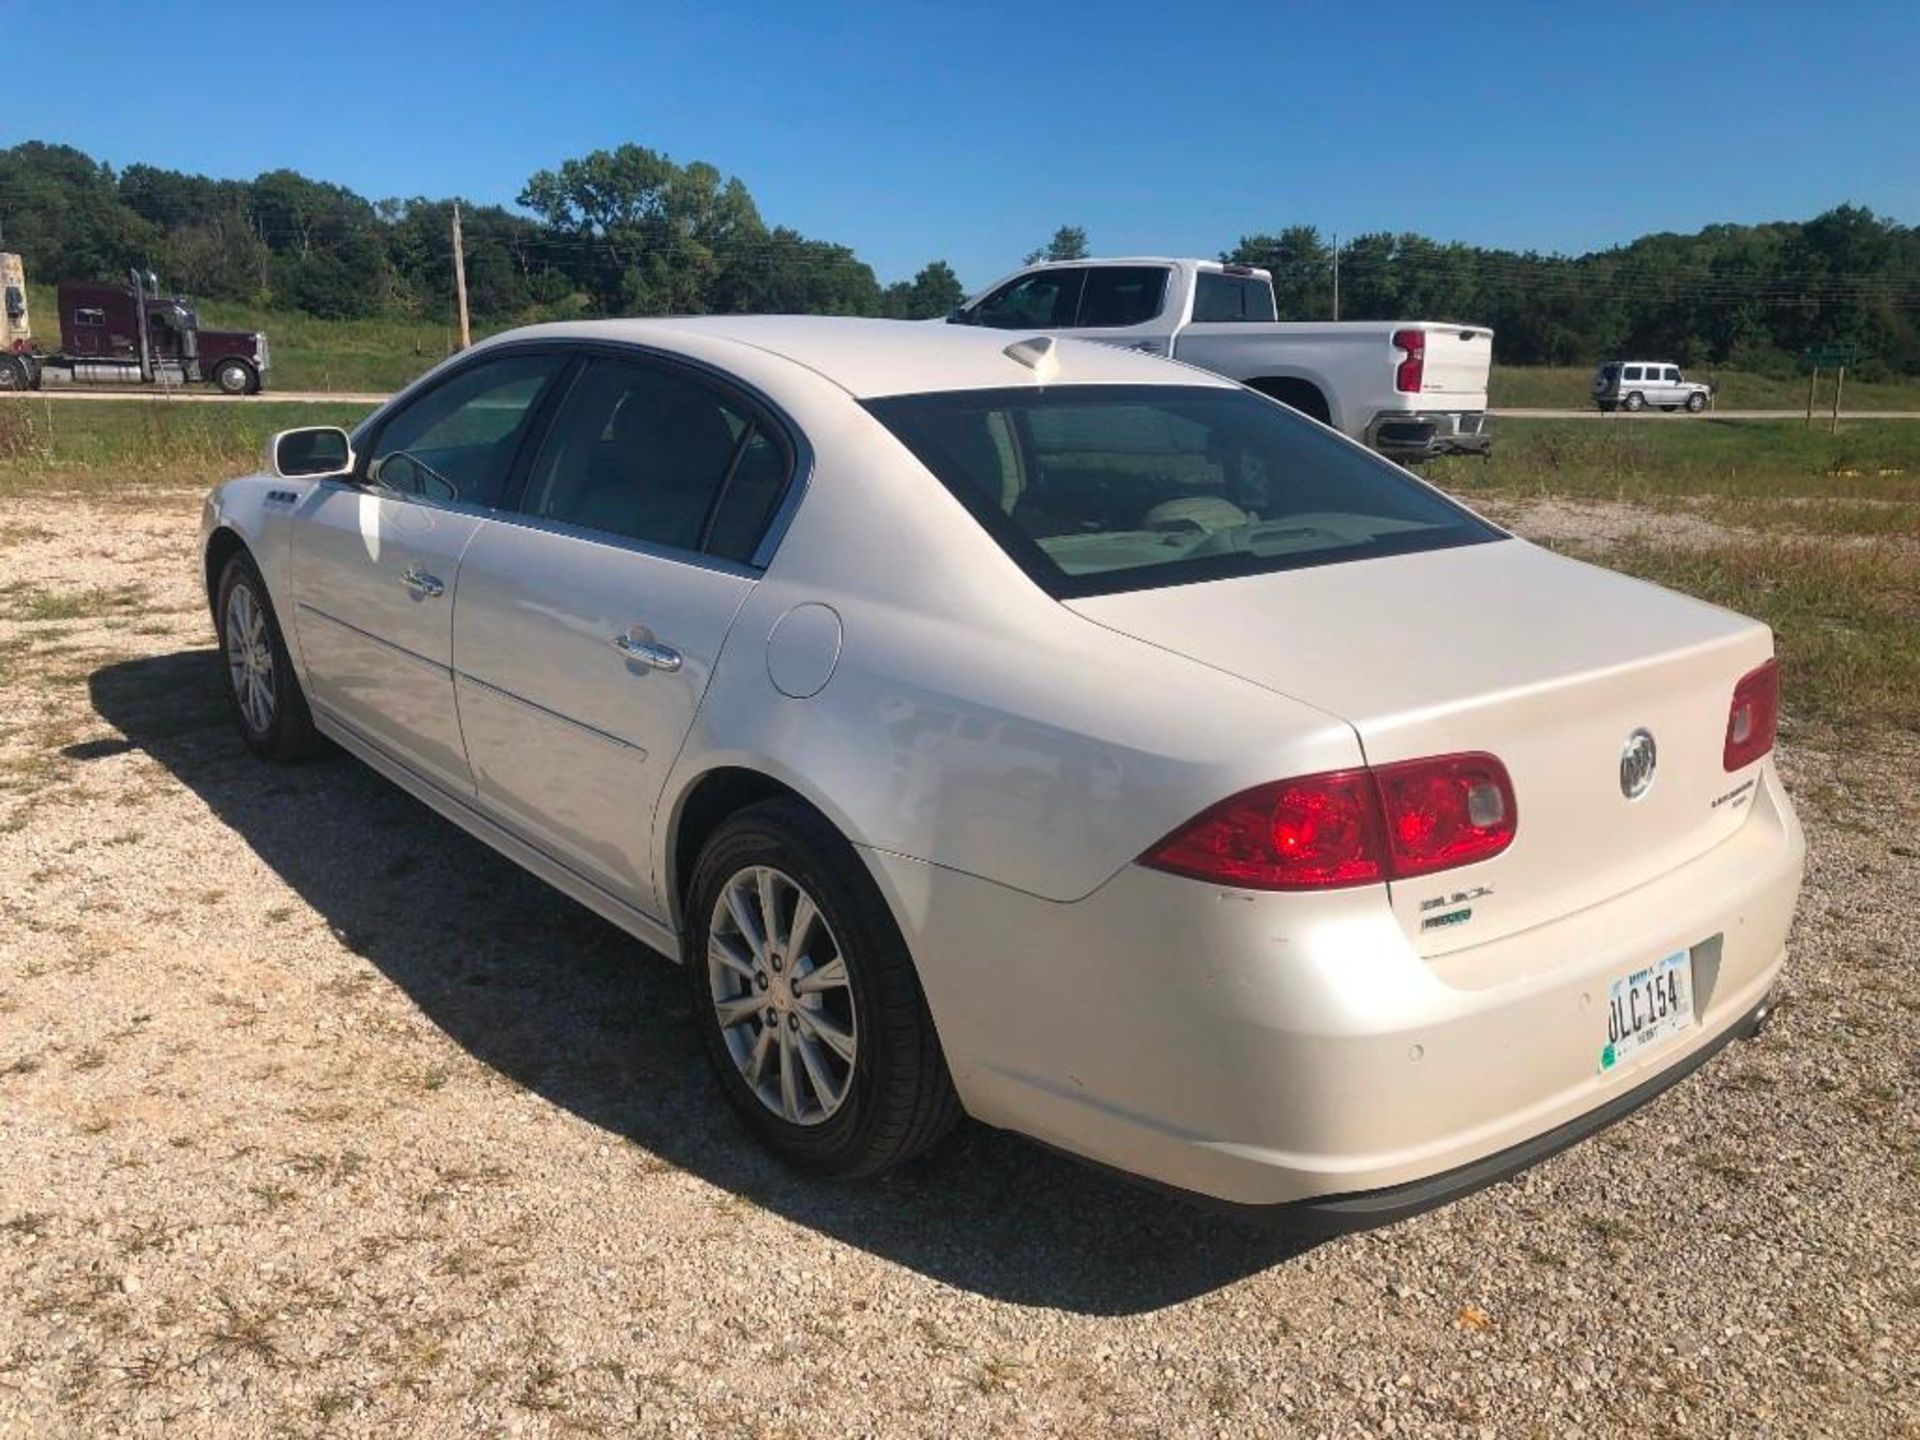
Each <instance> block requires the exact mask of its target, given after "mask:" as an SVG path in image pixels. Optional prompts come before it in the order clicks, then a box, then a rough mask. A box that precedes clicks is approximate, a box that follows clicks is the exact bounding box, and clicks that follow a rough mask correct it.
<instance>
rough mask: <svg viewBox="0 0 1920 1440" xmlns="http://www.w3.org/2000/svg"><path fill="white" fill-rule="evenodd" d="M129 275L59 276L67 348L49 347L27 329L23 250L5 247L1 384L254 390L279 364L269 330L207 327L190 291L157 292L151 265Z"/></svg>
mask: <svg viewBox="0 0 1920 1440" xmlns="http://www.w3.org/2000/svg"><path fill="white" fill-rule="evenodd" d="M127 278H128V280H129V281H130V282H131V283H129V284H126V285H113V284H103V283H100V282H98V281H92V280H63V281H61V282H60V284H59V286H58V287H57V289H56V291H55V295H56V298H57V303H58V306H59V311H60V349H59V350H58V351H56V352H54V353H52V354H45V353H42V352H41V351H39V350H38V349H37V348H36V347H35V346H34V344H33V337H32V332H31V330H30V329H28V325H27V310H26V281H25V276H24V273H23V272H22V269H21V266H20V261H19V257H18V256H13V255H7V256H0V299H3V300H4V309H5V311H6V314H7V322H6V323H7V326H8V329H7V330H6V332H4V334H0V340H4V342H5V343H4V344H0V389H7V390H11V389H41V388H59V387H64V386H68V385H163V386H166V385H173V386H177V385H189V384H199V383H203V382H204V383H206V384H210V385H213V386H215V387H216V388H218V389H219V390H221V391H223V392H225V393H226V394H228V395H252V394H256V393H257V392H258V391H259V390H260V389H261V388H262V387H263V386H264V385H265V383H266V376H267V371H268V369H269V367H270V366H271V364H272V360H271V356H270V354H269V352H268V348H267V337H266V336H265V334H263V333H261V332H260V331H257V330H256V331H243V330H208V329H204V328H202V326H201V324H200V317H199V316H198V315H197V314H196V313H195V312H194V310H193V307H192V306H191V305H190V304H188V303H187V302H186V301H185V300H182V299H180V298H178V297H175V296H171V295H162V294H160V293H158V292H159V288H160V287H159V284H158V282H157V281H156V280H155V279H154V276H153V275H152V273H151V272H148V273H146V274H144V275H143V274H141V273H140V272H139V271H129V272H128V277H127ZM16 294H17V295H18V297H19V299H18V314H17V316H16V315H15V313H14V312H15V300H14V297H15V295H16Z"/></svg>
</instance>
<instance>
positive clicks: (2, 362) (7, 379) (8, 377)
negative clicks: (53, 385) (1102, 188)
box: [0, 355, 33, 390]
mask: <svg viewBox="0 0 1920 1440" xmlns="http://www.w3.org/2000/svg"><path fill="white" fill-rule="evenodd" d="M32 383H33V374H32V372H31V371H29V370H28V369H27V362H26V361H24V360H22V359H21V358H20V357H19V356H18V355H0V390H26V389H29V388H31V386H32Z"/></svg>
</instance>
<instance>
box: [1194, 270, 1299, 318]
mask: <svg viewBox="0 0 1920 1440" xmlns="http://www.w3.org/2000/svg"><path fill="white" fill-rule="evenodd" d="M1278 318H1279V316H1278V313H1277V312H1276V311H1275V310H1274V306H1273V287H1272V286H1271V285H1269V284H1268V283H1267V282H1266V281H1264V280H1262V279H1260V278H1259V277H1258V276H1254V275H1223V274H1221V273H1220V272H1219V271H1217V270H1202V271H1200V273H1199V274H1198V275H1196V276H1195V277H1194V282H1193V321H1194V324H1196V325H1212V324H1220V323H1223V322H1232V321H1236V320H1240V321H1253V322H1268V323H1270V322H1272V321H1274V320H1276V319H1278Z"/></svg>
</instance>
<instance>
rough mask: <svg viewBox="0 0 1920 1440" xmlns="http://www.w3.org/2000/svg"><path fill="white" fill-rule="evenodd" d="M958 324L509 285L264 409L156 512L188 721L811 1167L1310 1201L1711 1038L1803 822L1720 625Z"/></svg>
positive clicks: (1232, 403)
mask: <svg viewBox="0 0 1920 1440" xmlns="http://www.w3.org/2000/svg"><path fill="white" fill-rule="evenodd" d="M1010 338H1011V337H1009V336H1008V335H1006V334H1005V333H1004V332H994V331H980V330H972V329H965V328H958V327H942V326H919V325H906V324H892V323H887V322H869V321H855V320H825V319H791V318H738V319H711V320H684V321H682V320H662V321H608V322H603V323H597V324H573V325H561V326H541V327H536V328H533V329H527V330H520V331H516V332H514V333H512V334H508V335H504V336H501V337H499V338H497V339H495V340H492V341H489V342H487V343H486V344H483V345H480V346H477V347H475V348H474V349H472V350H470V351H467V352H466V353H464V354H462V355H460V356H458V357H457V358H455V359H453V360H451V361H449V362H447V363H446V364H445V365H443V366H441V367H440V368H439V369H437V370H436V371H434V372H433V373H432V374H430V375H428V376H427V377H426V378H424V379H422V380H421V381H419V382H418V383H416V384H415V385H413V386H412V387H411V388H409V389H408V390H407V391H405V392H404V393H403V394H401V395H399V396H398V397H396V398H395V399H394V400H393V401H391V402H390V403H389V404H387V405H386V406H385V407H383V408H382V409H381V410H379V411H378V412H377V413H376V414H374V415H373V416H372V417H371V418H369V419H368V420H367V421H366V422H365V423H364V424H362V425H361V426H360V427H359V428H358V429H357V430H356V431H354V432H353V434H352V435H350V436H349V435H347V434H346V433H345V432H343V431H339V430H331V429H311V430H295V431H289V432H286V433H284V434H281V435H279V436H276V437H275V439H274V441H273V443H272V445H271V448H270V454H269V457H268V468H267V473H263V474H260V475H253V476H248V477H246V478H244V479H238V480H232V481H229V482H227V483H226V484H224V485H221V486H220V487H219V488H218V489H216V490H215V491H214V492H213V494H212V496H211V498H210V499H209V500H208V502H207V506H206V513H205V518H204V525H203V530H204V536H203V538H204V547H205V548H204V555H205V565H206V579H207V586H208V590H209V594H210V597H211V600H212V604H213V611H214V617H215V621H216V624H217V628H218V630H219V635H220V643H221V647H222V651H223V654H224V658H225V662H226V669H227V673H228V674H229V676H230V677H231V682H232V697H233V709H234V714H235V717H236V719H237V721H238V723H239V727H240V731H241V734H242V735H243V736H244V738H245V741H246V743H247V744H248V745H249V746H250V747H251V748H252V749H253V750H254V751H255V752H257V753H258V754H260V755H262V756H264V757H267V758H270V759H275V760H292V759H296V758H298V757H301V756H303V755H307V754H309V753H310V752H311V751H312V750H313V749H314V748H315V746H316V744H317V743H318V742H319V741H320V740H321V738H322V737H325V738H326V739H328V740H331V741H333V742H336V743H337V744H338V745H340V746H341V747H343V748H345V749H346V750H348V751H350V752H351V753H352V754H354V755H355V756H358V757H359V758H360V759H361V760H363V761H365V762H366V763H367V764H369V765H371V766H373V767H374V768H375V769H376V770H378V771H380V772H381V773H382V774H384V775H386V776H387V777H389V778H390V779H391V780H392V781H394V782H395V783H396V784H398V785H400V786H402V787H404V788H405V789H407V790H408V791H410V792H411V793H412V794H414V795H415V796H417V797H419V798H420V799H421V800H423V801H424V802H425V803H427V804H428V805H430V806H432V807H433V808H434V809H436V810H438V811H439V812H440V813H441V814H442V815H444V816H446V817H447V818H448V819H450V820H452V821H453V822H454V823H456V824H458V825H460V826H462V827H464V828H466V829H467V830H469V831H471V832H472V833H473V834H475V835H477V836H479V837H480V838H481V839H483V840H484V841H486V842H487V843H488V844H490V845H492V846H494V847H495V848H497V849H498V850H500V851H502V852H503V853H504V854H506V855H507V856H509V857H511V858H512V859H513V860H515V861H517V862H518V863H519V864H521V865H523V866H525V867H526V868H527V869H529V870H531V871H532V872H533V873H535V874H536V875H539V876H540V877H541V878H543V879H545V880H546V881H548V882H550V883H551V884H552V885H553V886H554V887H555V888H556V889H558V890H559V891H561V892H562V893H563V894H565V895H567V896H570V897H572V898H573V899H574V900H577V901H579V902H580V903H582V904H584V905H587V906H589V907H591V908H592V909H594V910H596V911H598V912H599V913H600V914H602V915H604V916H606V917H607V918H608V919H610V920H612V921H613V922H614V923H615V924H617V925H620V926H622V927H624V928H625V929H626V930H628V931H630V932H631V933H632V934H634V935H636V936H638V937H639V938H640V939H641V940H643V941H645V942H646V943H647V944H649V945H651V946H653V947H655V948H657V949H660V950H662V951H665V952H666V953H668V954H670V955H675V956H678V957H680V958H681V960H682V961H683V962H684V964H685V967H686V971H687V976H688V982H689V984H690V986H691V988H692V991H693V993H694V995H695V996H696V997H697V999H696V1003H697V1014H698V1017H699V1024H700V1027H701V1029H702V1032H703V1035H704V1039H705V1042H706V1046H707V1048H708V1050H709V1051H710V1052H711V1055H712V1058H713V1062H714V1066H715V1069H716V1070H717V1072H718V1074H719V1078H720V1085H721V1088H722V1089H723V1090H724V1091H725V1093H726V1096H727V1098H728V1100H729V1101H730V1102H731V1103H732V1106H733V1108H734V1109H735V1110H737V1111H738V1112H739V1114H740V1115H741V1116H743V1117H744V1119H745V1121H746V1123H747V1125H748V1126H749V1127H751V1129H752V1130H753V1131H754V1132H755V1133H756V1134H757V1135H758V1136H759V1137H760V1138H761V1140H763V1141H764V1142H765V1143H766V1144H767V1145H768V1146H770V1147H771V1148H772V1149H773V1150H775V1151H776V1152H778V1153H779V1154H780V1155H781V1156H782V1157H784V1158H785V1159H787V1160H789V1161H791V1162H793V1163H794V1164H796V1165H799V1166H802V1167H804V1168H806V1169H809V1170H813V1171H817V1172H822V1173H827V1174H834V1175H855V1174H864V1173H870V1172H873V1171H877V1170H880V1169H882V1168H884V1167H886V1166H889V1165H893V1164H897V1163H898V1162H900V1161H902V1160H905V1159H906V1158H908V1157H909V1156H912V1155H914V1154H916V1153H918V1152H920V1151H923V1150H925V1149H926V1148H927V1147H929V1146H931V1145H933V1144H934V1143H935V1142H936V1141H938V1140H939V1139H940V1137H941V1136H942V1135H943V1134H944V1133H945V1132H946V1131H947V1130H948V1129H949V1127H950V1126H952V1124H953V1123H954V1122H955V1120H956V1119H957V1118H958V1117H959V1116H960V1114H961V1113H962V1112H965V1113H966V1114H968V1115H971V1116H973V1117H975V1118H977V1119H979V1120H982V1121H984V1122H986V1123H988V1124H990V1125H998V1126H1004V1127H1006V1128H1008V1129H1011V1130H1016V1131H1020V1132H1022V1133H1024V1134H1026V1135H1029V1136H1032V1137H1034V1138H1036V1139H1038V1140H1041V1141H1043V1142H1045V1143H1047V1144H1049V1145H1053V1146H1057V1147H1059V1148H1061V1149H1063V1150H1067V1151H1071V1152H1073V1153H1074V1154H1077V1155H1080V1156H1084V1157H1086V1158H1088V1159H1090V1160H1093V1161H1096V1162H1099V1163H1101V1164H1104V1165H1107V1166H1111V1167H1114V1168H1117V1169H1119V1170H1123V1171H1126V1172H1129V1173H1131V1174H1133V1175H1136V1176H1140V1177H1145V1178H1147V1179H1149V1180H1151V1181H1155V1182H1158V1183H1161V1184H1164V1185H1166V1186H1171V1187H1174V1188H1175V1189H1178V1190H1181V1191H1185V1192H1188V1193H1190V1194H1193V1195H1196V1196H1200V1197H1205V1198H1207V1199H1209V1200H1212V1201H1216V1202H1222V1203H1224V1204H1227V1205H1229V1206H1233V1207H1238V1208H1242V1209H1249V1210H1254V1211H1257V1212H1260V1213H1264V1214H1267V1215H1270V1216H1274V1217H1277V1218H1279V1219H1280V1220H1282V1221H1283V1222H1285V1223H1288V1224H1291V1225H1294V1226H1297V1227H1302V1228H1319V1229H1340V1228H1351V1227H1355V1226H1361V1225H1368V1224H1375V1223H1379V1222H1381V1221H1385V1220H1390V1219H1393V1218H1396V1217H1398V1216H1402V1215H1407V1214H1412V1213H1414V1212H1416V1211H1419V1210H1421V1209H1424V1208H1427V1207H1429V1206H1431V1205H1434V1204H1438V1203H1440V1202H1442V1201H1444V1200H1447V1199H1449V1198H1451V1197H1453V1196H1456V1195H1459V1194H1462V1193H1464V1192H1466V1191H1469V1190H1472V1189H1474V1188H1476V1187H1478V1186H1481V1185H1484V1184H1486V1183H1488V1182H1489V1181H1491V1180H1493V1179H1496V1178H1498V1177H1500V1176H1503V1175H1506V1174H1510V1173H1512V1172H1513V1171H1515V1170H1517V1169H1519V1168H1520V1167H1522V1166H1524V1165H1526V1164H1528V1163H1530V1162H1532V1161H1534V1160H1536V1159H1539V1158H1540V1157H1542V1156H1544V1155H1547V1154H1550V1153H1552V1152H1553V1151H1555V1150H1557V1149H1559V1148H1561V1147H1563V1146H1565V1145H1568V1144H1570V1143H1572V1142H1573V1141H1575V1140H1577V1139H1578V1138H1580V1137H1581V1136H1583V1135H1585V1134H1588V1133H1590V1132H1592V1131H1594V1130H1596V1129H1598V1128H1599V1127H1601V1126H1603V1125H1605V1124H1607V1123H1608V1122H1610V1121H1612V1120H1615V1119H1617V1118H1619V1117H1620V1116H1621V1115H1623V1114H1625V1113H1626V1112H1627V1111H1629V1110H1631V1109H1632V1108H1634V1107H1635V1106H1637V1105H1639V1104H1641V1103H1642V1102H1644V1101H1645V1100H1647V1099H1648V1098H1650V1097H1651V1096H1653V1095H1654V1094H1656V1093H1657V1092H1659V1091H1660V1090H1662V1089H1663V1088H1665V1087H1666V1086H1668V1085H1671V1084H1673V1083H1674V1082H1675V1081H1676V1080H1678V1079H1679V1078H1680V1077H1681V1076H1683V1075H1685V1074H1686V1073H1688V1072H1689V1071H1691V1070H1692V1069H1694V1068H1695V1067H1696V1066H1698V1065H1699V1064H1700V1063H1701V1062H1702V1061H1704V1060H1705V1059H1706V1058H1707V1057H1708V1056H1709V1055H1711V1054H1712V1053H1713V1052H1714V1051H1715V1050H1717V1049H1718V1048H1719V1047H1720V1046H1722V1045H1724V1044H1725V1043H1727V1042H1728V1041H1730V1040H1732V1039H1734V1038H1735V1037H1738V1036H1741V1035H1745V1034H1748V1033H1751V1032H1752V1031H1753V1030H1754V1029H1755V1028H1757V1026H1758V1025H1759V1023H1760V1021H1761V1019H1762V1018H1763V1017H1764V1015H1765V1013H1766V1008H1767V1004H1768V994H1769V990H1770V987H1771V986H1772V985H1773V983H1774V979H1775V977H1776V975H1777V974H1778V972H1779V969H1780V966H1781V963H1782V960H1783V955H1784V944H1785V940H1786V935H1787V928H1788V922H1789V920H1790V918H1791V916H1792V913H1793V908H1794V903H1795V900H1796V897H1797V894H1798V890H1799V883H1800V874H1801V868H1802V860H1803V854H1804V842H1803V840H1802V837H1801V832H1800V829H1799V826H1798V823H1797V822H1796V820H1795V818H1794V814H1793V811H1792V809H1791V807H1790V806H1789V804H1788V801H1787V797H1786V795H1785V793H1784V791H1783V789H1782V787H1781V783H1780V778H1779V776H1778V774H1777V773H1776V771H1775V768H1774V764H1773V762H1772V760H1771V759H1770V758H1769V756H1770V752H1771V750H1772V747H1773V739H1774V725H1775V718H1776V714H1777V711H1778V705H1779V698H1778V697H1779V686H1778V679H1777V672H1776V669H1775V665H1774V660H1773V657H1772V642H1771V638H1770V636H1769V634H1768V631H1767V630H1766V628H1765V627H1764V626H1762V625H1759V624H1756V623H1755V622H1753V621H1751V620H1747V619H1743V618H1742V617H1740V616H1738V615H1734V614H1730V613H1728V612H1727V611H1724V610H1719V609H1716V608H1714V607H1712V606H1710V605H1705V604H1701V603H1699V602H1697V601H1694V600H1690V599H1685V598H1683V597H1681V596H1678V595H1674V594H1670V593H1668V592H1667V591H1664V590H1660V589H1657V588H1655V587H1654V586H1651V585H1646V584H1642V583H1640V582H1638V581H1635V580H1630V579H1626V578H1623V577H1621V576H1619V575H1615V574H1612V573H1610V572H1608V571H1605V570H1600V569H1596V568H1593V567H1591V566H1588V565H1582V564H1578V563H1575V562H1573V561H1571V560H1566V559H1561V558H1559V557H1557V556H1554V555H1551V554H1549V553H1547V552H1545V551H1543V550H1540V549H1537V548H1535V547H1534V546H1532V545H1529V544H1527V543H1526V542H1524V541H1522V540H1518V539H1515V538H1514V537H1513V536H1511V535H1509V534H1507V533H1505V532H1504V531H1502V530H1500V529H1499V528H1497V527H1496V526H1493V525H1490V524H1488V523H1487V522H1486V521H1484V520H1482V519H1480V518H1478V517H1477V516H1475V515H1474V514H1472V513H1471V512H1469V511H1467V510H1465V509H1463V508H1462V507H1461V506H1459V505H1457V504H1455V503H1453V502H1452V501H1451V500H1449V499H1447V498H1446V497H1444V496H1443V495H1441V494H1439V493H1438V492H1437V491H1435V490H1433V489H1432V488H1430V487H1428V486H1427V485H1424V484H1422V483H1421V482H1420V481H1419V480H1417V479H1415V478H1413V477H1411V476H1410V475H1408V474H1406V473H1405V472H1403V471H1401V470H1399V469H1396V468H1395V467H1394V466H1392V465H1390V464H1388V463H1386V462H1385V461H1383V460H1380V459H1379V458H1377V457H1376V456H1374V455H1372V454H1370V453H1369V452H1367V451H1366V450H1364V449H1362V448H1361V447H1360V446H1358V445H1355V444H1352V443H1350V442H1349V441H1347V440H1345V439H1343V438H1342V437H1340V436H1339V435H1337V434H1335V433H1334V432H1333V431H1331V430H1328V429H1326V428H1324V427H1322V426H1320V425H1316V424H1314V423H1313V422H1311V421H1308V420H1305V419H1303V418H1301V417H1300V416H1298V415H1296V414H1294V413H1293V412H1292V411H1289V410H1287V409H1285V408H1283V407H1281V406H1280V405H1277V404H1275V403H1273V402H1272V401H1269V400H1266V399H1263V398H1262V397H1260V396H1258V395H1255V394H1253V393H1252V392H1250V391H1247V390H1243V389H1241V388H1239V387H1238V386H1235V385H1233V384H1231V383H1228V382H1226V381H1223V380H1221V379H1218V378H1217V377H1214V376H1210V375H1207V374H1204V373H1202V372H1200V371H1197V370H1191V369H1186V368H1184V367H1180V366H1176V365H1173V364H1170V363H1167V362H1165V361H1162V360H1157V359H1153V358H1150V357H1147V356H1143V355H1136V354H1130V353H1127V352H1124V351H1121V350H1118V349H1112V348H1104V347H1100V346H1095V345H1087V344H1081V343H1077V342H1072V341H1053V340H1048V339H1026V340H1019V339H1014V340H1013V343H1011V344H1009V343H1008V342H1009V339H1010Z"/></svg>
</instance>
